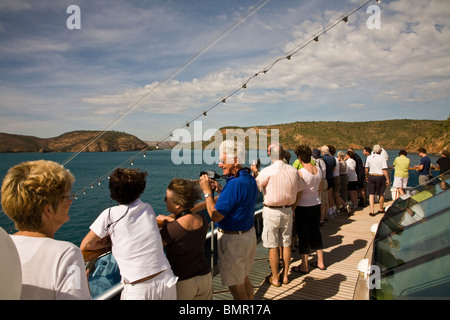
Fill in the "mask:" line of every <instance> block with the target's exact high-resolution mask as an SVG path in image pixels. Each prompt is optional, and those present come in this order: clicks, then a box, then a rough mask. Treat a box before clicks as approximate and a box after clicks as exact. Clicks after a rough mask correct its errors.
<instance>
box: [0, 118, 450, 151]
mask: <svg viewBox="0 0 450 320" xmlns="http://www.w3.org/2000/svg"><path fill="white" fill-rule="evenodd" d="M237 128H238V127H223V128H220V129H219V130H220V131H221V132H222V133H223V134H225V132H226V129H237ZM239 129H242V130H243V131H244V132H246V131H247V130H248V129H254V130H255V131H256V133H259V130H261V129H266V130H267V133H268V134H269V137H270V133H271V129H272V130H273V129H278V130H279V131H278V132H279V140H280V143H281V144H283V146H285V147H286V148H288V149H294V148H295V147H296V146H297V145H299V144H308V145H310V146H312V147H318V146H321V145H324V144H331V145H334V146H335V147H336V148H337V149H344V148H347V147H353V148H355V149H362V148H364V147H365V146H370V147H372V146H373V145H374V144H380V145H381V146H382V147H383V148H385V149H405V150H407V151H416V150H417V149H418V148H419V147H423V148H425V149H426V150H427V152H428V153H439V152H441V151H442V150H443V149H447V150H449V149H450V118H447V120H410V119H399V120H384V121H365V122H341V121H308V122H293V123H287V124H277V125H268V126H254V127H239ZM100 133H102V131H85V130H83V131H72V132H67V133H64V134H62V135H60V136H58V137H54V138H45V139H44V138H38V137H33V136H24V135H17V134H8V133H1V132H0V153H8V152H11V153H12V152H78V151H79V150H81V149H82V148H83V147H84V146H86V145H87V144H88V143H89V142H90V141H91V140H92V139H93V138H95V137H96V136H98V135H99V134H100ZM268 141H270V138H269V140H268ZM156 143H157V142H151V141H145V142H144V141H142V140H140V139H139V138H137V137H136V136H133V135H131V134H128V133H124V132H117V131H106V132H104V133H103V135H102V136H101V137H100V138H98V139H97V140H96V141H95V142H94V143H92V144H91V145H89V147H87V148H86V150H85V151H86V152H108V151H137V150H143V149H145V148H148V149H153V148H155V146H156ZM208 143H209V142H207V141H205V142H203V145H207V144H208ZM176 144H177V142H167V141H165V142H159V143H158V146H159V148H172V147H173V146H174V145H176Z"/></svg>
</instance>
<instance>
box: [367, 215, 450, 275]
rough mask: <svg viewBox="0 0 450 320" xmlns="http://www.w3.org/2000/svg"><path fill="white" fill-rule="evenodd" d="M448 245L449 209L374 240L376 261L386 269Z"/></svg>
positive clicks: (449, 235) (449, 243)
mask: <svg viewBox="0 0 450 320" xmlns="http://www.w3.org/2000/svg"><path fill="white" fill-rule="evenodd" d="M447 247H450V208H447V209H446V210H444V211H442V212H440V213H438V214H436V215H435V216H434V217H432V218H430V219H426V220H423V222H421V223H417V224H415V225H413V226H411V227H408V228H405V229H403V230H402V231H400V232H397V233H393V234H391V235H390V236H387V237H384V238H381V239H380V240H377V241H375V247H374V262H375V264H376V265H378V266H379V267H380V268H381V271H382V272H384V271H386V270H390V269H392V268H396V267H398V266H401V265H403V264H406V263H409V262H411V261H413V260H415V259H418V258H420V257H422V256H425V255H428V254H430V253H432V252H435V251H439V250H442V249H444V248H447ZM449 270H450V269H449Z"/></svg>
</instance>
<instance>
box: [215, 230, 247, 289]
mask: <svg viewBox="0 0 450 320" xmlns="http://www.w3.org/2000/svg"><path fill="white" fill-rule="evenodd" d="M217 250H218V254H219V262H218V265H219V272H220V277H221V278H222V285H224V286H227V287H230V286H235V285H240V284H243V283H244V281H245V277H247V276H248V275H249V274H250V269H251V267H252V264H253V260H254V259H255V254H256V232H255V228H253V227H252V228H251V229H250V230H249V231H248V232H245V233H242V234H228V233H227V234H224V233H222V232H218V234H217Z"/></svg>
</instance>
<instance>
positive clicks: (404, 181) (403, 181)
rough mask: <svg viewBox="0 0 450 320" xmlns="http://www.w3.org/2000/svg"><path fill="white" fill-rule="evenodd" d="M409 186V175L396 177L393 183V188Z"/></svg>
mask: <svg viewBox="0 0 450 320" xmlns="http://www.w3.org/2000/svg"><path fill="white" fill-rule="evenodd" d="M407 186H408V177H406V178H402V177H394V183H392V187H393V188H403V189H404V188H406V187H407Z"/></svg>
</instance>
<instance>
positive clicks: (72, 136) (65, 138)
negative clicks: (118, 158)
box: [0, 131, 148, 153]
mask: <svg viewBox="0 0 450 320" xmlns="http://www.w3.org/2000/svg"><path fill="white" fill-rule="evenodd" d="M100 133H102V131H72V132H67V133H64V134H62V135H60V136H58V137H54V138H47V139H44V138H38V137H33V136H23V135H16V134H8V133H1V132H0V152H2V153H5V152H77V151H79V150H81V149H82V148H83V147H84V146H86V145H87V144H88V143H89V142H90V141H91V140H92V139H93V138H95V137H96V136H98V135H99V134H100ZM146 147H148V145H147V144H146V143H145V142H144V141H142V140H140V139H138V138H137V137H135V136H133V135H130V134H127V133H124V132H116V131H107V132H105V133H104V134H103V135H102V136H101V137H100V138H99V139H98V140H96V141H95V142H94V143H92V144H91V145H90V146H89V147H87V148H86V150H85V151H87V152H105V151H135V150H141V149H143V148H146Z"/></svg>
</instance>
